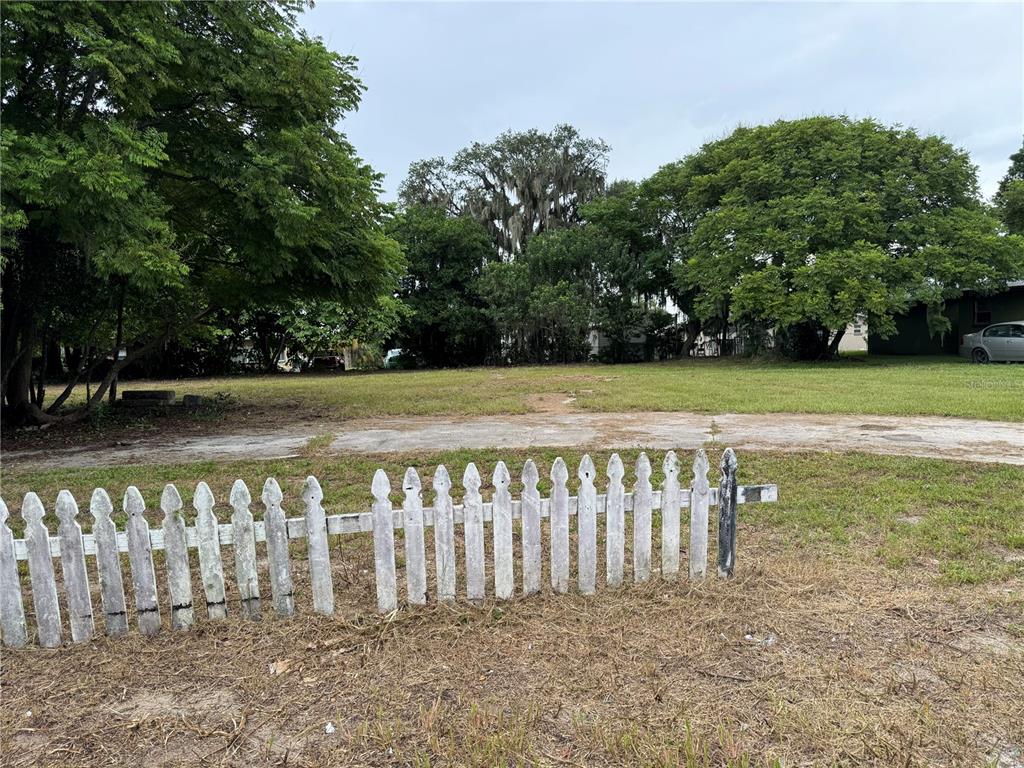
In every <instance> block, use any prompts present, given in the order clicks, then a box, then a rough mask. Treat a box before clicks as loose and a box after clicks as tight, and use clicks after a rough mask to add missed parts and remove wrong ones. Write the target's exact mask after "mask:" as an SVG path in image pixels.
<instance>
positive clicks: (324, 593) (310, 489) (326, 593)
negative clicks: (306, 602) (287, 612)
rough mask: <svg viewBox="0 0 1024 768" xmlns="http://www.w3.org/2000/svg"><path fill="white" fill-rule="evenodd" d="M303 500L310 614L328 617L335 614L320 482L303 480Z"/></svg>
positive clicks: (322, 493)
mask: <svg viewBox="0 0 1024 768" xmlns="http://www.w3.org/2000/svg"><path fill="white" fill-rule="evenodd" d="M302 500H303V501H304V502H306V546H307V548H308V553H309V581H310V584H311V587H312V592H313V610H314V611H316V612H317V613H320V614H323V615H324V616H331V615H333V614H334V579H333V578H332V577H331V556H330V551H329V550H328V548H327V513H326V512H324V508H323V505H322V504H321V502H322V501H323V500H324V492H323V490H322V489H321V488H320V482H319V481H318V480H317V479H316V478H315V477H313V476H312V475H310V476H309V477H307V478H306V482H305V484H304V485H303V486H302Z"/></svg>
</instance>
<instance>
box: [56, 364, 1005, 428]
mask: <svg viewBox="0 0 1024 768" xmlns="http://www.w3.org/2000/svg"><path fill="white" fill-rule="evenodd" d="M155 387H169V388H174V389H175V390H177V391H178V393H179V396H180V395H182V394H186V393H192V394H201V395H214V394H215V393H218V392H227V393H230V394H231V395H233V396H234V397H235V398H237V400H238V402H239V403H240V405H242V406H243V407H244V406H268V407H272V408H275V409H278V410H281V411H283V412H284V413H295V414H296V415H298V414H303V415H305V416H310V417H320V418H338V419H342V418H354V417H361V416H367V417H374V416H403V415H488V414H504V413H528V412H530V411H533V410H537V398H538V397H543V396H545V395H547V396H549V397H550V396H553V395H565V396H566V398H568V397H569V396H572V397H575V400H574V401H573V403H572V407H574V408H577V409H581V410H586V411H608V412H612V411H636V410H651V411H699V412H705V413H721V412H736V413H784V412H799V413H858V414H879V415H911V414H915V415H931V416H961V417H973V418H982V419H996V420H1009V421H1024V366H1019V365H990V366H976V365H970V364H968V363H967V362H966V361H963V360H960V359H959V358H955V357H943V358H919V357H914V358H910V357H907V358H894V357H869V356H858V357H848V358H844V359H841V360H839V361H836V362H830V363H787V362H775V361H753V360H739V359H708V360H686V361H674V362H667V363H647V364H635V365H616V366H612V365H597V364H592V365H559V366H534V367H524V368H473V369H461V370H443V371H408V372H400V371H388V372H380V373H368V374H348V375H297V374H296V375H291V374H281V375H277V376H251V377H232V378H215V379H193V380H184V381H174V382H171V381H161V382H152V381H147V382H125V383H124V385H123V387H122V389H123V390H129V389H140V388H155ZM56 389H57V388H56V387H54V388H53V390H54V391H55V390H56Z"/></svg>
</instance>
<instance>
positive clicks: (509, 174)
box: [399, 125, 608, 258]
mask: <svg viewBox="0 0 1024 768" xmlns="http://www.w3.org/2000/svg"><path fill="white" fill-rule="evenodd" d="M607 165H608V145H607V144H605V143H604V142H603V141H601V140H600V139H588V138H585V137H583V136H581V135H580V133H579V131H578V130H576V129H575V128H574V127H572V126H571V125H559V126H556V127H555V128H554V130H552V131H551V132H549V133H544V132H541V131H538V130H536V129H533V130H529V131H518V132H517V131H506V132H505V133H503V134H501V135H500V136H498V138H497V139H495V140H494V141H492V142H489V143H482V142H476V143H474V144H472V145H470V146H468V147H466V148H465V149H463V150H461V151H459V152H458V153H456V154H455V156H454V157H453V158H452V159H451V160H450V161H449V160H445V159H444V158H440V157H437V158H432V159H429V160H422V161H419V162H416V163H413V164H412V166H411V167H410V168H409V175H408V177H407V178H406V180H405V181H404V182H403V183H402V186H401V189H400V190H399V195H400V197H401V200H402V203H403V204H404V205H405V206H407V207H409V206H414V205H432V206H437V207H439V208H441V209H442V210H444V211H446V212H447V213H448V214H449V215H452V216H458V215H463V214H466V215H469V216H470V217H472V218H473V219H475V220H476V221H478V222H479V223H480V224H481V225H483V226H484V227H486V228H487V231H488V232H490V234H491V236H492V237H493V238H494V242H495V244H496V245H497V247H498V250H499V251H500V252H501V254H502V255H503V256H504V257H506V258H512V257H514V256H515V255H516V254H520V253H522V252H523V251H525V250H526V244H527V242H528V241H529V239H530V238H531V237H533V236H534V235H537V234H540V233H541V232H544V231H546V230H549V229H557V228H559V227H565V226H569V225H572V224H574V223H576V222H578V221H579V220H580V207H581V206H582V205H584V204H585V203H586V202H587V201H589V200H591V199H593V198H594V197H596V196H597V195H598V194H600V192H601V190H602V189H603V188H604V183H605V169H606V167H607Z"/></svg>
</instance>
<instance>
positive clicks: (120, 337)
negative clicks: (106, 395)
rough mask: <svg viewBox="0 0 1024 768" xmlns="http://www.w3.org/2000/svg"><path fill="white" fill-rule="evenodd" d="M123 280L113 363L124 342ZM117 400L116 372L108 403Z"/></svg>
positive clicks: (122, 281) (119, 355) (118, 303)
mask: <svg viewBox="0 0 1024 768" xmlns="http://www.w3.org/2000/svg"><path fill="white" fill-rule="evenodd" d="M125 285H126V283H125V280H124V279H122V280H121V295H120V296H119V297H118V300H117V334H116V336H115V337H114V363H115V364H116V363H117V361H118V360H119V359H120V358H121V344H123V343H124V291H125ZM115 402H117V374H116V373H115V374H114V378H113V379H112V380H111V382H110V404H111V405H113V404H114V403H115Z"/></svg>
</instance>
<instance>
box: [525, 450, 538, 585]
mask: <svg viewBox="0 0 1024 768" xmlns="http://www.w3.org/2000/svg"><path fill="white" fill-rule="evenodd" d="M539 482H540V474H539V473H538V472H537V465H536V464H534V463H533V459H527V460H526V464H525V465H524V466H523V504H522V506H523V511H522V516H523V594H524V595H535V594H537V593H538V592H540V579H541V573H540V568H541V566H540V561H541V545H540V491H538V490H537V483H539Z"/></svg>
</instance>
